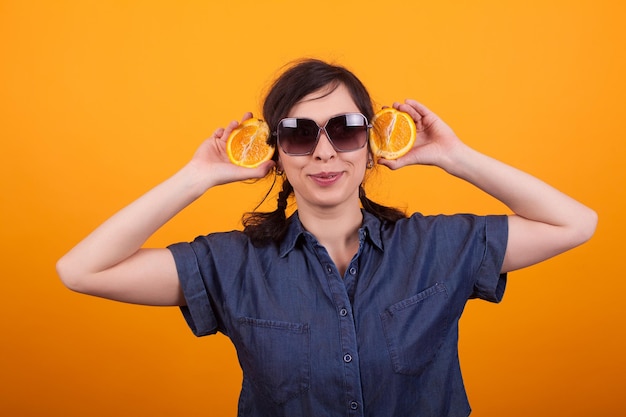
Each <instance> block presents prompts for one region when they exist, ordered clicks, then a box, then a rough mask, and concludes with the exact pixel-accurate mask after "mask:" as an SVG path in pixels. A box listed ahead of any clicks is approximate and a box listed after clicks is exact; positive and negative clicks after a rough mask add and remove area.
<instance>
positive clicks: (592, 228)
mask: <svg viewBox="0 0 626 417" xmlns="http://www.w3.org/2000/svg"><path fill="white" fill-rule="evenodd" d="M577 223H578V227H577V228H576V230H577V233H576V246H577V245H582V244H583V243H585V242H587V241H588V240H589V239H591V238H592V236H593V235H594V233H595V232H596V227H597V226H598V213H596V212H595V211H594V210H592V209H590V208H588V207H586V208H585V211H584V212H583V213H581V214H580V217H579V219H578V222H577Z"/></svg>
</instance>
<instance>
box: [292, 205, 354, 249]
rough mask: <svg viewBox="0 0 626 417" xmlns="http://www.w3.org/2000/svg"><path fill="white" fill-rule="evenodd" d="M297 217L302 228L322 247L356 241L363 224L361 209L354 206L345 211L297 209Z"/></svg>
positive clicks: (337, 209) (344, 209)
mask: <svg viewBox="0 0 626 417" xmlns="http://www.w3.org/2000/svg"><path fill="white" fill-rule="evenodd" d="M298 217H299V218H300V222H301V223H302V225H303V226H304V228H305V229H306V230H307V231H308V232H310V233H311V234H313V236H315V238H316V239H317V240H318V242H320V243H321V244H322V245H324V246H328V245H331V246H334V245H341V244H342V242H346V243H347V242H352V241H354V240H355V239H356V240H357V241H358V231H359V228H360V227H361V224H362V223H363V213H362V212H361V207H360V205H358V204H355V205H354V206H353V207H350V208H349V209H347V210H346V207H342V208H341V209H339V208H336V209H331V210H326V209H314V210H311V209H307V208H300V207H299V208H298Z"/></svg>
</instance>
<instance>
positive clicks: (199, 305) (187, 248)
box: [168, 238, 218, 336]
mask: <svg viewBox="0 0 626 417" xmlns="http://www.w3.org/2000/svg"><path fill="white" fill-rule="evenodd" d="M168 249H169V250H170V251H171V252H172V255H173V256H174V261H175V262H176V270H177V272H178V279H179V281H180V285H181V288H182V290H183V294H184V296H185V300H186V302H187V305H186V306H182V307H181V308H180V309H181V312H182V314H183V317H184V318H185V320H186V321H187V324H188V325H189V327H190V328H191V330H192V332H193V334H194V335H196V336H206V335H210V334H214V333H216V332H217V329H218V323H217V319H216V317H215V313H214V311H213V308H212V306H211V301H210V298H209V294H208V291H207V288H206V286H205V282H204V279H203V276H202V271H201V268H200V265H199V263H198V258H199V257H201V258H203V259H209V257H208V256H204V255H207V254H208V250H209V249H208V245H207V244H206V241H204V242H203V239H201V238H198V239H196V240H195V241H194V242H193V244H190V243H176V244H174V245H170V246H168Z"/></svg>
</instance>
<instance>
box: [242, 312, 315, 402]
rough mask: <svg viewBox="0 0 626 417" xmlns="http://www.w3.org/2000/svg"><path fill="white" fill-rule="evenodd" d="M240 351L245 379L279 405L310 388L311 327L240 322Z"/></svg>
mask: <svg viewBox="0 0 626 417" xmlns="http://www.w3.org/2000/svg"><path fill="white" fill-rule="evenodd" d="M238 336H239V341H238V344H240V345H239V346H237V350H238V351H239V360H240V361H241V366H242V368H243V372H244V377H245V378H248V379H249V380H250V381H251V382H252V384H253V385H254V386H255V387H256V388H257V389H258V390H259V391H260V392H261V393H262V394H263V395H265V396H267V397H268V398H270V399H271V400H272V401H273V402H275V403H277V404H283V403H285V402H287V401H288V400H289V399H291V398H293V397H295V396H297V395H298V394H300V393H302V392H304V391H306V390H308V389H309V384H310V375H311V364H310V356H311V355H310V333H309V326H308V324H302V323H288V322H282V321H272V320H261V319H254V318H249V317H242V318H240V319H239V335H238Z"/></svg>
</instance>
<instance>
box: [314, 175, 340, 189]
mask: <svg viewBox="0 0 626 417" xmlns="http://www.w3.org/2000/svg"><path fill="white" fill-rule="evenodd" d="M342 175H343V174H342V173H341V172H319V173H317V174H311V175H309V177H310V178H311V179H312V180H313V181H314V182H315V183H317V184H319V185H322V186H329V185H332V184H334V183H336V182H337V181H338V180H339V179H340V178H341V176H342Z"/></svg>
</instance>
